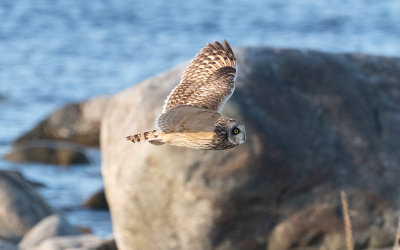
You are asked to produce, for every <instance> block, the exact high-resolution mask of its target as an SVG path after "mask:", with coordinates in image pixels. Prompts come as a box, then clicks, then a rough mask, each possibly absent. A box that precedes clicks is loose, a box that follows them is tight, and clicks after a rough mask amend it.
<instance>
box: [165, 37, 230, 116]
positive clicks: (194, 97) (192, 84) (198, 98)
mask: <svg viewBox="0 0 400 250" xmlns="http://www.w3.org/2000/svg"><path fill="white" fill-rule="evenodd" d="M235 74H236V58H235V56H234V54H233V51H232V48H231V46H230V45H229V43H228V42H227V41H226V40H224V41H223V45H222V44H220V43H219V42H214V43H213V44H210V43H209V44H207V45H206V46H205V47H204V48H203V49H201V51H200V53H198V54H197V55H196V56H195V58H194V59H193V60H192V62H191V63H190V65H189V66H188V67H187V68H186V70H185V72H184V74H183V75H182V78H181V81H180V83H179V84H178V86H176V87H175V89H174V90H172V92H171V93H170V95H169V96H168V98H167V100H166V101H165V105H164V107H163V111H162V112H163V113H165V112H166V111H168V110H169V109H171V108H174V107H176V106H179V105H190V106H195V107H200V108H204V109H209V110H214V111H218V112H221V110H222V108H223V106H224V104H225V102H226V101H227V100H228V99H229V97H230V96H231V95H232V93H233V91H234V89H235V84H234V79H235Z"/></svg>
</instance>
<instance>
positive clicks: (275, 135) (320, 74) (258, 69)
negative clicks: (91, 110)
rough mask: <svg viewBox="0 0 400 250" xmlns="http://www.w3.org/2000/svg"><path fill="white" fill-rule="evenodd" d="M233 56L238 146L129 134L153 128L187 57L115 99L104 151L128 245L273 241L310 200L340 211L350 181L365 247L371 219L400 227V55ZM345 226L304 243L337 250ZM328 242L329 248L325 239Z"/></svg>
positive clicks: (115, 213)
mask: <svg viewBox="0 0 400 250" xmlns="http://www.w3.org/2000/svg"><path fill="white" fill-rule="evenodd" d="M235 53H236V55H237V58H238V70H239V71H238V78H237V88H236V91H235V93H234V94H233V96H232V98H231V99H230V100H229V101H228V102H227V106H226V108H225V109H224V110H223V114H224V115H226V116H228V117H233V118H236V119H238V120H240V121H243V123H244V124H245V126H246V132H247V135H248V138H247V142H246V143H245V144H243V145H241V146H239V147H237V148H234V149H231V150H227V151H221V152H213V151H200V150H192V149H186V148H179V147H172V146H168V145H163V146H154V145H151V144H149V143H139V144H131V143H130V142H128V141H125V140H124V138H125V136H127V135H129V134H130V133H132V132H142V131H146V130H149V129H153V126H154V120H155V118H156V117H157V116H158V114H159V113H160V111H161V107H162V105H163V103H164V99H165V98H166V97H167V96H168V94H169V92H170V91H171V90H172V89H173V88H174V87H175V86H176V85H177V84H178V82H179V80H180V75H181V74H182V73H183V71H184V69H185V66H186V65H184V66H182V67H179V68H177V69H174V70H171V71H169V72H165V73H163V74H160V75H158V76H156V77H153V78H151V79H148V80H146V81H144V82H142V83H141V84H139V85H137V86H134V87H132V88H129V89H127V90H125V91H123V92H121V93H119V94H117V95H115V96H114V97H112V99H111V100H110V101H109V104H108V105H107V110H106V112H105V115H104V118H103V120H102V128H101V148H102V159H103V176H104V179H105V187H106V196H107V200H108V201H109V205H110V208H111V215H112V219H113V223H114V232H115V235H116V241H117V245H118V247H119V248H120V249H122V250H124V249H193V250H196V249H218V250H224V249H266V247H267V245H268V243H267V239H269V238H271V237H273V235H270V234H271V233H273V232H274V230H275V228H276V227H277V226H278V225H279V224H280V223H284V221H285V220H286V219H288V218H291V217H292V216H294V215H295V214H296V213H297V212H300V213H301V211H304V209H306V208H307V207H308V206H313V204H315V206H317V205H318V204H324V206H327V210H326V211H331V212H332V211H340V209H339V210H338V208H340V200H339V193H340V190H341V189H345V190H347V192H348V196H349V206H350V208H351V209H352V210H353V211H356V212H354V216H352V221H353V223H354V230H355V232H357V234H359V235H362V237H359V238H357V237H355V240H356V241H359V242H356V244H359V245H362V244H364V245H365V242H368V240H369V239H371V237H372V235H371V233H372V232H373V231H370V230H369V228H370V227H376V228H380V229H384V230H386V231H393V232H394V231H395V230H394V227H395V223H394V222H395V216H394V215H395V211H396V210H397V207H398V205H399V204H400V196H398V195H397V194H398V193H399V192H400V185H398V180H399V178H400V169H399V167H398V166H399V163H400V154H399V148H400V134H399V133H397V132H398V128H399V127H400V119H399V117H400V84H399V83H400V60H399V59H398V58H390V57H379V56H369V55H361V54H330V53H323V52H316V51H308V50H302V51H300V50H290V49H268V48H242V49H236V50H235ZM150 96H151V98H149V97H150ZM361 201H362V202H361ZM367 208H368V209H367ZM304 213H305V212H304ZM306 214H307V213H306ZM308 215H309V216H310V217H311V216H314V214H313V213H311V212H310V213H308ZM314 219H315V218H314ZM337 220H338V218H336V219H335V221H337ZM310 221H312V218H307V217H305V218H304V219H302V220H300V221H298V222H296V225H302V224H303V223H304V224H305V225H312V223H311V222H310ZM332 223H333V222H332ZM305 228H306V227H305ZM307 230H308V229H307ZM309 230H311V228H310V226H309ZM316 231H318V232H316ZM319 232H320V233H321V234H322V235H318V234H319ZM338 233H340V234H342V233H343V230H342V229H341V228H340V227H333V228H332V229H330V230H325V231H324V230H322V227H321V228H320V229H318V230H315V231H314V232H307V235H310V236H309V238H310V239H309V240H304V241H302V242H301V244H302V245H304V247H314V248H319V249H322V248H324V247H325V248H327V247H332V249H335V247H340V246H341V245H340V244H342V242H341V241H343V240H342V239H340V240H334V239H338V238H337V237H336V236H337V235H338ZM335 237H336V238H335ZM329 238H331V239H333V240H332V241H331V242H333V243H329V244H331V245H329V246H328V245H324V244H325V243H326V242H328V241H325V240H320V239H329ZM293 242H295V241H293ZM335 242H337V244H336V245H332V244H334V243H335ZM313 244H314V245H313ZM326 244H328V243H326ZM284 249H286V248H283V249H282V250H284Z"/></svg>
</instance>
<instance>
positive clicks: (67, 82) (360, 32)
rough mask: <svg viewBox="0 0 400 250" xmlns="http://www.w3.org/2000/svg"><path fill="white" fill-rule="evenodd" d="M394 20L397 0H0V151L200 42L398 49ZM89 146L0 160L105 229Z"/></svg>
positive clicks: (96, 162)
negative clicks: (78, 156)
mask: <svg viewBox="0 0 400 250" xmlns="http://www.w3.org/2000/svg"><path fill="white" fill-rule="evenodd" d="M399 23H400V2H398V1H396V0H387V1H372V0H371V1H368V0H352V1H351V0H342V1H339V0H336V1H320V0H310V1H299V0H287V1H282V0H271V1H260V0H236V1H227V0H219V1H216V0H212V1H211V0H203V1H185V0H178V1H161V0H149V1H141V2H139V1H129V0H128V1H121V0H108V1H107V0H93V1H80V0H60V1H52V0H36V1H29V0H15V1H13V0H9V1H8V0H0V95H2V96H3V97H4V99H3V100H1V99H0V156H1V155H3V154H4V153H5V152H7V151H8V150H9V147H10V144H11V142H12V141H13V140H14V139H15V138H16V137H17V136H19V135H20V134H21V133H23V132H24V131H26V130H28V129H30V128H31V127H32V126H34V125H35V124H37V122H39V121H40V120H41V119H43V118H44V117H45V116H46V115H47V114H48V113H49V112H51V111H53V110H54V109H56V108H58V107H61V106H63V105H65V104H66V103H69V102H72V101H79V100H83V99H86V98H89V97H93V96H97V95H109V94H113V93H116V92H117V91H120V90H122V89H124V88H127V87H129V86H131V85H133V84H134V83H137V82H139V81H141V80H143V79H145V78H147V77H149V76H152V75H154V74H156V73H158V72H160V71H163V70H166V69H168V68H171V67H173V66H175V65H176V64H179V63H181V62H183V61H185V60H188V59H190V58H192V57H193V56H194V55H195V53H197V52H198V51H199V50H200V48H201V47H202V46H203V45H204V44H205V43H207V42H211V41H214V40H219V41H221V40H222V39H223V38H226V39H227V40H228V41H229V42H230V43H231V44H232V45H233V46H241V45H254V46H260V45H263V46H276V47H294V48H313V49H318V50H325V51H330V52H348V51H355V52H363V53H372V54H380V55H390V56H400V46H399V44H400V25H399ZM239 64H240V62H239ZM91 156H92V161H93V163H92V164H91V165H89V166H78V167H73V168H67V169H65V168H59V167H56V166H45V165H40V164H15V163H10V162H6V161H3V160H0V167H1V168H14V169H15V168H17V169H19V170H21V171H22V172H23V173H24V174H25V175H26V176H27V177H28V178H30V179H33V180H37V181H40V182H43V183H45V184H46V188H43V189H41V191H40V192H41V193H42V195H43V196H44V197H45V198H46V199H47V200H48V201H49V203H50V204H51V205H52V206H54V207H55V208H57V209H59V210H61V211H64V212H65V213H66V214H67V217H68V219H69V220H70V221H71V223H73V224H77V225H81V226H86V227H90V228H92V230H93V231H94V232H95V233H96V234H98V235H100V236H104V235H107V234H110V233H111V226H110V220H109V215H108V213H107V212H100V211H91V210H86V209H83V208H82V207H81V206H80V204H81V203H82V202H83V201H84V200H85V199H86V198H87V197H88V196H89V195H90V194H91V193H93V192H95V191H97V190H98V189H99V188H101V186H102V181H101V175H100V156H99V153H98V152H95V151H93V152H92V153H91ZM82 183H84V184H83V185H82Z"/></svg>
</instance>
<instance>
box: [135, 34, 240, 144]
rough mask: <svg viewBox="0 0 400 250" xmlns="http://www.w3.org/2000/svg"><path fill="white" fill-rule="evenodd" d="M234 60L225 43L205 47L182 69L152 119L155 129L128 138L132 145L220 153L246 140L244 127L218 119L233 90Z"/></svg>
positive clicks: (222, 118) (225, 119) (230, 49)
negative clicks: (177, 79)
mask: <svg viewBox="0 0 400 250" xmlns="http://www.w3.org/2000/svg"><path fill="white" fill-rule="evenodd" d="M235 75H236V58H235V56H234V54H233V51H232V48H231V47H230V45H229V44H228V42H227V41H225V40H224V41H223V45H222V44H220V43H219V42H214V43H213V44H207V45H206V46H205V47H204V48H203V49H202V50H201V51H200V53H199V54H197V55H196V56H195V58H194V59H193V60H192V62H191V63H190V65H189V66H188V67H187V68H186V70H185V72H184V74H183V75H182V79H181V81H180V83H179V84H178V86H176V87H175V88H174V89H173V90H172V92H171V93H170V95H169V96H168V98H167V99H166V101H165V104H164V107H163V110H162V113H161V115H160V116H159V117H158V118H157V120H156V126H157V130H153V131H150V132H145V133H141V134H135V135H131V136H128V137H127V139H128V140H130V141H132V142H134V143H136V142H140V141H149V142H150V143H153V144H155V145H161V144H164V143H168V144H170V145H175V146H184V147H190V148H196V149H214V150H222V149H228V148H232V147H234V146H237V145H239V144H241V143H243V142H244V141H245V140H246V132H245V129H244V125H243V124H242V123H240V122H238V121H236V120H234V119H230V118H227V117H222V116H221V110H222V108H223V107H224V105H225V102H226V101H227V100H228V99H229V97H230V96H231V95H232V94H233V91H234V89H235Z"/></svg>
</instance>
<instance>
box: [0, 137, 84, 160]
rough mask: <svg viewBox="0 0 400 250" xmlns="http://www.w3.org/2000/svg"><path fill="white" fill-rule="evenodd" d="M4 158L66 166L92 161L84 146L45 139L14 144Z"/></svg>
mask: <svg viewBox="0 0 400 250" xmlns="http://www.w3.org/2000/svg"><path fill="white" fill-rule="evenodd" d="M4 159H5V160H8V161H14V162H20V163H26V162H27V163H31V162H39V163H45V164H55V165H64V166H67V165H77V164H89V163H90V161H89V159H88V158H87V156H86V154H85V149H84V147H82V146H80V145H77V144H73V143H68V142H56V141H44V140H41V141H34V142H29V143H24V144H23V145H18V146H14V147H13V148H12V149H11V151H10V152H9V153H7V154H5V155H4Z"/></svg>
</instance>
